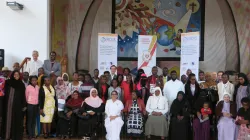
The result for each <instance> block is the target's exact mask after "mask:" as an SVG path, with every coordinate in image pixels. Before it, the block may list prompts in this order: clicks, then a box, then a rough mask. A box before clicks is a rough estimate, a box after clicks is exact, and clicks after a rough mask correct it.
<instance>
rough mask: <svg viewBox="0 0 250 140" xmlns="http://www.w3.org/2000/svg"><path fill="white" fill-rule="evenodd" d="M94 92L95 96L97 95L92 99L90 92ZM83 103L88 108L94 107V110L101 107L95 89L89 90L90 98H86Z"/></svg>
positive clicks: (100, 101) (100, 100)
mask: <svg viewBox="0 0 250 140" xmlns="http://www.w3.org/2000/svg"><path fill="white" fill-rule="evenodd" d="M94 90H95V91H96V94H97V96H96V97H93V96H92V94H91V93H92V91H94ZM85 103H87V104H88V105H89V106H92V107H94V108H98V107H100V106H101V104H102V99H101V98H99V96H98V91H97V89H96V88H92V89H91V90H90V96H89V97H88V98H86V99H85Z"/></svg>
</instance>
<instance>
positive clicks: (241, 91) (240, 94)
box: [234, 73, 249, 111]
mask: <svg viewBox="0 0 250 140" xmlns="http://www.w3.org/2000/svg"><path fill="white" fill-rule="evenodd" d="M238 78H239V83H238V85H237V86H236V90H235V91H236V94H235V96H236V98H234V99H236V105H237V111H238V110H239V109H240V108H241V107H242V104H241V99H242V98H244V97H248V95H249V93H248V92H247V86H248V80H247V76H246V75H245V74H244V73H240V74H239V75H238Z"/></svg>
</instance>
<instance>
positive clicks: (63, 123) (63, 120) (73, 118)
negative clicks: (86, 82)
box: [57, 90, 83, 139]
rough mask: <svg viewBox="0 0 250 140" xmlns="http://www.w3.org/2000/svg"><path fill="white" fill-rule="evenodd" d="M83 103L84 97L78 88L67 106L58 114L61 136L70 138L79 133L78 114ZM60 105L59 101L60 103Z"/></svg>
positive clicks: (59, 133)
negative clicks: (80, 94)
mask: <svg viewBox="0 0 250 140" xmlns="http://www.w3.org/2000/svg"><path fill="white" fill-rule="evenodd" d="M82 104H83V99H82V98H81V97H80V96H79V92H78V91H77V90H76V91H75V92H73V94H72V96H71V98H70V99H69V100H68V101H67V102H66V105H65V108H64V110H63V111H62V113H60V114H59V115H58V118H59V120H58V124H57V134H58V135H59V136H61V138H63V139H64V138H69V137H70V136H73V137H74V136H76V134H77V118H78V117H77V114H78V112H79V109H80V107H81V106H82ZM58 105H59V103H58Z"/></svg>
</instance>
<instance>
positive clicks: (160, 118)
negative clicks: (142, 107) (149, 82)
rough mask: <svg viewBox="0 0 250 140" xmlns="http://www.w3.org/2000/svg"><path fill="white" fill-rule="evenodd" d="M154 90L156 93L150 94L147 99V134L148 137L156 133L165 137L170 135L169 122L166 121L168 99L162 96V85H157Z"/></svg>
mask: <svg viewBox="0 0 250 140" xmlns="http://www.w3.org/2000/svg"><path fill="white" fill-rule="evenodd" d="M154 92H155V94H153V96H150V97H149V99H148V101H147V106H146V111H147V112H148V113H149V116H148V120H147V122H146V129H145V135H146V136H148V138H150V135H155V136H160V137H161V139H164V138H165V137H167V135H168V123H167V121H166V113H167V112H168V101H167V98H165V97H163V96H162V92H161V88H160V87H156V88H155V89H154ZM155 130H157V131H155Z"/></svg>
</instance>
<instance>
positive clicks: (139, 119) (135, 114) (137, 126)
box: [124, 91, 146, 137]
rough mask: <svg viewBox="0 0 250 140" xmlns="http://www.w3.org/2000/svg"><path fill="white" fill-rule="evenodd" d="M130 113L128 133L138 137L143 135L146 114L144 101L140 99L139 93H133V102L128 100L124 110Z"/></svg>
mask: <svg viewBox="0 0 250 140" xmlns="http://www.w3.org/2000/svg"><path fill="white" fill-rule="evenodd" d="M124 112H125V113H126V114H127V113H128V119H127V133H128V135H129V136H131V137H132V136H134V137H138V136H140V135H141V134H142V133H143V115H145V114H146V109H145V105H144V102H143V100H142V99H138V93H136V92H135V91H133V92H132V100H128V101H127V103H126V106H125V109H124Z"/></svg>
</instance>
